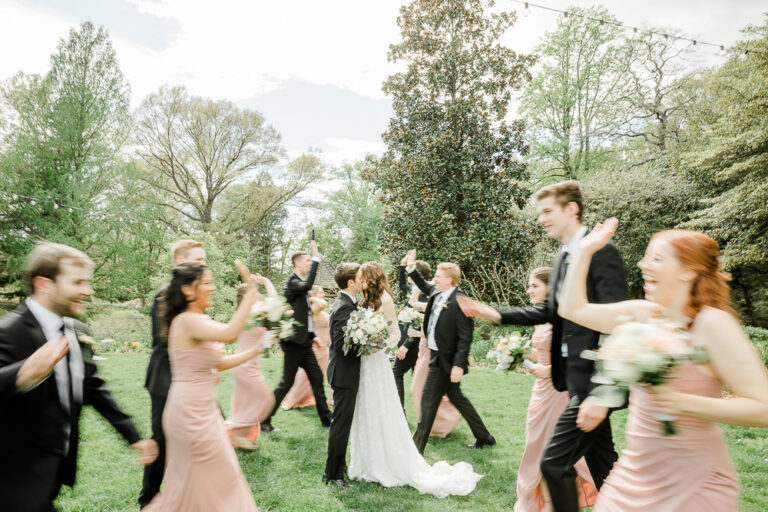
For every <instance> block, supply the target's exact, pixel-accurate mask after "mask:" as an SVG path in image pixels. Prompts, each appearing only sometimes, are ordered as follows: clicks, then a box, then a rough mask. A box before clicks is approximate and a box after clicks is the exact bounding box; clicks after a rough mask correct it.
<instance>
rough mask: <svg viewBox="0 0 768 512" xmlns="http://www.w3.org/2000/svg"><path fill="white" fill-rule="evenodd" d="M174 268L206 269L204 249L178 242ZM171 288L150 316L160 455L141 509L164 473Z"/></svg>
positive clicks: (147, 476) (148, 383)
mask: <svg viewBox="0 0 768 512" xmlns="http://www.w3.org/2000/svg"><path fill="white" fill-rule="evenodd" d="M171 259H172V260H173V264H174V266H175V265H181V264H182V263H201V264H203V265H205V249H204V248H203V244H202V243H200V242H198V241H196V240H179V241H178V242H176V243H175V244H173V246H172V247H171ZM167 286H168V284H167V283H166V284H164V285H163V286H162V287H160V289H159V290H157V292H156V293H155V300H154V301H153V302H152V309H151V311H150V315H151V318H152V355H151V356H150V358H149V365H148V366H147V378H146V380H145V381H144V387H146V388H147V391H149V398H150V400H151V402H152V439H154V440H155V441H156V442H157V446H158V455H157V459H155V461H154V462H153V463H152V464H149V465H147V466H146V467H145V468H144V481H143V484H142V488H141V493H140V494H139V506H140V507H141V508H144V507H146V506H147V505H148V504H149V502H150V501H152V498H154V497H155V495H156V494H157V493H158V492H160V484H162V482H163V474H164V473H165V434H164V433H163V411H164V410H165V402H166V400H167V398H168V389H169V388H170V387H171V362H170V360H169V359H168V338H167V337H166V336H164V335H163V331H164V329H163V326H162V323H161V321H160V318H159V315H160V314H161V312H160V305H161V303H162V296H163V293H164V292H165V289H166V287H167Z"/></svg>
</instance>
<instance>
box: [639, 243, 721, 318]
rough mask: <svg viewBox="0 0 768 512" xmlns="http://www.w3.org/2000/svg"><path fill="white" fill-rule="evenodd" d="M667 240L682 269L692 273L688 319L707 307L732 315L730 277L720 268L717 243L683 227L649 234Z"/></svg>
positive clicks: (686, 311)
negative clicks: (683, 267)
mask: <svg viewBox="0 0 768 512" xmlns="http://www.w3.org/2000/svg"><path fill="white" fill-rule="evenodd" d="M654 238H660V239H662V240H665V241H666V242H669V244H670V245H671V246H672V247H673V248H674V249H675V252H676V253H677V259H678V260H680V263H681V264H682V265H683V266H685V267H686V268H688V269H690V270H692V271H693V272H695V273H696V277H695V278H694V279H693V283H692V286H691V297H690V299H689V300H688V305H687V306H686V308H685V314H686V315H687V316H688V317H689V318H690V319H691V323H693V320H694V319H695V318H696V315H698V314H699V312H700V311H701V310H702V308H704V306H710V307H713V308H717V309H722V310H723V311H727V312H728V313H730V314H732V315H734V316H735V314H734V312H733V308H732V307H731V288H730V287H729V286H728V281H730V280H731V276H730V275H729V274H728V273H726V272H723V271H721V270H720V250H719V249H718V247H717V242H715V241H714V240H712V239H711V238H710V237H708V236H707V235H705V234H704V233H699V232H698V231H688V230H684V229H672V230H668V231H662V232H660V233H656V234H655V235H653V238H652V239H651V240H653V239H654Z"/></svg>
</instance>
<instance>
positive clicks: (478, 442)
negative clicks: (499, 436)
mask: <svg viewBox="0 0 768 512" xmlns="http://www.w3.org/2000/svg"><path fill="white" fill-rule="evenodd" d="M495 444H496V439H494V438H493V436H491V437H489V438H488V439H485V440H482V441H481V440H480V439H477V440H475V442H474V443H472V444H468V445H467V448H482V447H483V446H493V445H495Z"/></svg>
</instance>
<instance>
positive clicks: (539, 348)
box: [514, 324, 597, 512]
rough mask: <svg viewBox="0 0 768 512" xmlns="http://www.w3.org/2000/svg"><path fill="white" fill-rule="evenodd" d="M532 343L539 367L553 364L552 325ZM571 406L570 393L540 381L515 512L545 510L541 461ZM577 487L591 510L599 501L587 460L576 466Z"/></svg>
mask: <svg viewBox="0 0 768 512" xmlns="http://www.w3.org/2000/svg"><path fill="white" fill-rule="evenodd" d="M531 342H532V343H533V346H534V348H536V352H537V354H538V356H539V364H543V365H547V366H548V365H550V364H551V359H552V354H551V353H550V347H551V345H552V326H551V325H549V324H544V325H537V326H536V328H535V329H534V331H533V335H532V336H531ZM567 405H568V392H567V391H558V390H556V389H555V387H554V386H553V385H552V379H539V378H537V379H536V382H535V383H534V385H533V390H532V391H531V400H530V402H528V413H527V416H526V425H525V450H524V451H523V458H522V459H521V460H520V469H519V470H518V472H517V502H516V503H515V507H514V511H515V512H539V510H541V509H542V508H544V496H543V495H542V492H541V487H540V484H541V479H542V475H541V469H540V468H539V462H540V461H541V455H542V454H543V453H544V447H545V446H546V444H547V441H548V440H549V438H550V437H551V436H552V432H553V431H554V430H555V425H556V424H557V420H558V419H559V418H560V415H561V414H562V413H563V411H564V410H565V407H566V406H567ZM574 469H576V473H577V474H578V475H579V476H577V477H576V487H577V489H578V492H579V508H585V507H591V506H592V505H593V504H594V503H595V500H596V499H597V489H596V488H595V485H594V483H593V481H592V475H590V473H589V469H588V468H587V463H586V462H585V461H584V459H583V458H581V459H579V461H578V462H577V463H576V464H575V465H574Z"/></svg>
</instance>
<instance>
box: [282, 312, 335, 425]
mask: <svg viewBox="0 0 768 512" xmlns="http://www.w3.org/2000/svg"><path fill="white" fill-rule="evenodd" d="M329 318H330V317H329V316H328V313H326V312H325V311H321V312H320V314H318V315H314V316H313V317H312V325H313V328H314V330H315V337H316V338H317V340H318V342H319V346H318V345H312V351H313V352H314V353H315V358H316V359H317V365H318V366H319V367H320V370H321V371H322V372H323V377H325V372H326V370H327V369H328V356H329V354H328V350H329V349H328V347H329V344H330V342H331V336H330V333H329V331H328V323H329ZM328 403H330V404H332V403H333V396H332V395H331V399H330V400H328ZM314 405H315V395H314V393H312V386H310V385H309V378H308V377H307V372H305V371H304V369H303V368H299V371H298V372H296V380H294V381H293V386H291V389H289V390H288V393H287V394H286V395H285V398H283V401H282V402H281V403H280V407H282V408H283V409H284V410H286V411H287V410H288V409H292V408H294V407H311V406H314Z"/></svg>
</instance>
